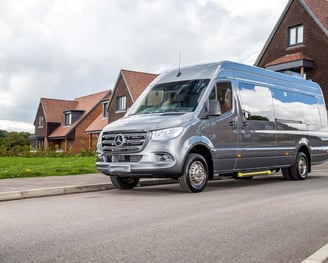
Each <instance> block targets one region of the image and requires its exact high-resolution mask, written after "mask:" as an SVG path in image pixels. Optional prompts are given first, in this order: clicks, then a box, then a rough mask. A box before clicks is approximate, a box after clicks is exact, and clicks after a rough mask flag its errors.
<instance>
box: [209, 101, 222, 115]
mask: <svg viewBox="0 0 328 263" xmlns="http://www.w3.org/2000/svg"><path fill="white" fill-rule="evenodd" d="M210 115H221V106H220V102H219V101H218V100H210V101H209V105H208V116H210Z"/></svg>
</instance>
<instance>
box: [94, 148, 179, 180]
mask: <svg viewBox="0 0 328 263" xmlns="http://www.w3.org/2000/svg"><path fill="white" fill-rule="evenodd" d="M163 156H164V157H163ZM113 157H117V156H107V157H106V156H104V155H100V156H98V158H97V162H96V168H97V170H98V171H100V172H102V173H104V174H107V175H116V176H129V177H133V176H135V177H160V178H162V177H172V176H178V175H179V174H180V173H181V169H180V168H179V167H177V162H176V160H174V159H173V157H172V156H171V155H169V154H165V153H154V154H152V155H151V156H143V157H142V158H141V159H140V161H138V162H126V161H122V162H118V161H117V158H113ZM168 157H169V158H168ZM108 159H110V161H108Z"/></svg>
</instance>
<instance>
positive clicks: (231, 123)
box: [229, 121, 237, 128]
mask: <svg viewBox="0 0 328 263" xmlns="http://www.w3.org/2000/svg"><path fill="white" fill-rule="evenodd" d="M229 124H230V126H231V127H233V128H236V126H237V123H236V122H235V121H231V122H229Z"/></svg>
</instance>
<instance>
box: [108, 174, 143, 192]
mask: <svg viewBox="0 0 328 263" xmlns="http://www.w3.org/2000/svg"><path fill="white" fill-rule="evenodd" d="M110 179H111V181H112V184H113V185H114V186H115V187H116V188H118V189H132V188H134V187H135V186H137V184H138V182H139V178H135V177H118V176H113V175H112V176H111V177H110Z"/></svg>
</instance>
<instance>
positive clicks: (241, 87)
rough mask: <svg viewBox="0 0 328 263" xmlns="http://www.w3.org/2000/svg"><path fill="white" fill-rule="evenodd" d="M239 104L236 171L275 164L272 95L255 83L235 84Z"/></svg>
mask: <svg viewBox="0 0 328 263" xmlns="http://www.w3.org/2000/svg"><path fill="white" fill-rule="evenodd" d="M238 93H239V99H240V105H241V112H240V115H241V116H240V121H239V123H240V124H239V125H240V138H239V146H240V152H239V154H238V159H237V169H252V168H268V167H272V166H274V165H275V162H276V146H277V138H276V131H275V120H274V111H273V104H272V93H271V90H270V89H269V88H268V87H265V86H262V85H259V84H256V83H243V82H240V83H238Z"/></svg>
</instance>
